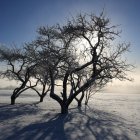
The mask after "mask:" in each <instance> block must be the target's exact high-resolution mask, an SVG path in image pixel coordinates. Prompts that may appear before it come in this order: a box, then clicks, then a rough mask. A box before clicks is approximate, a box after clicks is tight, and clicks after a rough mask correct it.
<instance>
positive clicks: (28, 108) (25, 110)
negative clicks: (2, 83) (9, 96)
mask: <svg viewBox="0 0 140 140" xmlns="http://www.w3.org/2000/svg"><path fill="white" fill-rule="evenodd" d="M38 103H39V102H35V103H33V104H16V105H10V104H0V121H4V120H5V121H6V120H7V121H8V120H9V119H10V120H11V119H13V118H17V117H19V116H22V115H25V114H28V115H35V114H36V113H37V112H38V111H39V108H38V107H37V104H38Z"/></svg>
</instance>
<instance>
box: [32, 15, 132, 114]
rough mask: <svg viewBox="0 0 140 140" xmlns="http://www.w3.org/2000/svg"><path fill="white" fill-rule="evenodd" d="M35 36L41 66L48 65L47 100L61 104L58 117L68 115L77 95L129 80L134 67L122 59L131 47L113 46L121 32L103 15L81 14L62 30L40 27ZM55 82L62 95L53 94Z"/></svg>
mask: <svg viewBox="0 0 140 140" xmlns="http://www.w3.org/2000/svg"><path fill="white" fill-rule="evenodd" d="M38 33H39V37H38V39H37V40H36V41H35V42H34V45H35V46H37V47H39V48H41V49H42V59H41V63H42V64H43V63H44V64H45V65H47V69H46V70H47V71H48V73H49V78H50V83H51V88H50V97H51V98H53V99H54V100H56V101H57V102H58V103H59V104H60V106H61V113H67V112H68V107H69V105H70V104H71V102H72V101H73V100H74V99H75V98H77V95H79V94H80V93H82V92H83V91H86V90H87V89H89V88H90V87H93V88H94V87H95V85H97V84H98V83H99V84H101V83H102V85H104V84H105V83H106V82H111V81H112V79H119V80H131V78H129V77H127V71H130V70H131V68H132V67H133V66H132V65H130V64H128V63H127V62H126V60H124V59H123V54H124V53H125V52H127V51H128V49H129V47H130V44H126V43H122V44H117V43H116V42H115V43H114V40H115V38H116V37H117V36H119V34H120V32H119V31H118V30H117V26H114V25H113V26H112V25H111V23H110V20H109V19H108V18H106V17H105V16H104V15H103V13H101V14H100V15H99V16H95V15H94V14H91V15H88V14H84V15H82V14H80V15H78V16H77V17H75V18H73V19H72V20H69V21H68V22H67V24H66V25H65V26H60V25H57V26H53V27H41V28H40V29H39V30H38ZM81 42H82V45H81ZM44 60H45V61H44ZM79 74H80V82H79V78H78V76H77V75H79ZM58 82H59V83H61V84H60V86H61V89H62V92H61V94H58V93H56V92H57V84H56V83H58ZM100 82H101V83H100Z"/></svg>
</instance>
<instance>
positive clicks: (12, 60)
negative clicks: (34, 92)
mask: <svg viewBox="0 0 140 140" xmlns="http://www.w3.org/2000/svg"><path fill="white" fill-rule="evenodd" d="M0 61H2V62H3V63H6V64H7V68H6V69H2V70H1V71H0V76H1V77H2V78H8V79H9V80H16V81H18V82H20V84H19V86H18V87H16V88H15V89H14V91H13V94H12V95H11V104H15V100H16V98H17V97H18V96H19V95H20V94H21V93H22V92H24V91H25V90H27V89H29V88H34V87H35V86H36V85H37V83H38V82H36V83H35V84H34V85H33V84H32V83H31V73H32V71H33V69H34V68H35V64H32V65H31V64H30V63H29V62H28V61H27V59H26V53H25V52H24V51H23V49H21V48H20V49H19V48H16V47H12V48H6V47H5V46H1V47H0Z"/></svg>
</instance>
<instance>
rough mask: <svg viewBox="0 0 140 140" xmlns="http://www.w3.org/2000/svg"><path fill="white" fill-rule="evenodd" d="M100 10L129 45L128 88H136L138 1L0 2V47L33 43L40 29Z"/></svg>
mask: <svg viewBox="0 0 140 140" xmlns="http://www.w3.org/2000/svg"><path fill="white" fill-rule="evenodd" d="M102 9H105V10H104V11H105V14H106V15H107V17H109V18H110V19H111V22H112V23H113V24H116V25H118V24H119V25H120V29H122V34H121V37H120V38H119V39H120V40H121V41H125V42H130V43H131V46H132V47H131V52H130V54H129V55H128V56H127V57H128V60H129V61H130V62H131V63H133V64H135V65H136V69H135V71H134V72H133V73H132V76H134V78H135V79H136V80H135V82H133V84H132V83H131V84H130V85H136V86H137V87H139V86H140V84H139V83H140V82H139V81H140V72H139V70H140V61H139V59H140V56H139V55H140V17H139V13H140V1H139V0H0V44H5V45H7V46H10V45H11V44H13V43H14V44H17V45H19V46H20V45H22V44H23V43H25V42H30V41H32V40H34V39H35V37H36V36H37V33H36V30H37V28H38V27H40V26H44V25H54V24H56V23H60V24H61V23H64V22H65V21H66V19H67V18H68V17H71V16H74V15H76V14H77V13H85V12H86V13H91V12H92V13H95V14H99V13H100V12H101V11H102ZM0 82H1V81H0ZM119 84H120V83H119ZM119 84H118V85H119ZM120 85H121V84H120ZM127 85H129V84H128V83H127Z"/></svg>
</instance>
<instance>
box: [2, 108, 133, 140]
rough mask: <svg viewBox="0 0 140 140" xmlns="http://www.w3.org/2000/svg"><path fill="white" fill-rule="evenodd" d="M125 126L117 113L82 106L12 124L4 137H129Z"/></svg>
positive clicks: (62, 139)
mask: <svg viewBox="0 0 140 140" xmlns="http://www.w3.org/2000/svg"><path fill="white" fill-rule="evenodd" d="M52 116H53V117H52ZM127 127H130V126H127V125H126V124H125V123H124V120H123V119H122V118H120V117H119V116H116V115H113V114H110V113H106V112H104V111H100V110H96V109H94V110H93V109H91V108H89V107H85V108H84V107H82V108H73V109H70V111H69V114H67V115H62V114H56V113H54V112H49V113H46V114H44V115H43V116H42V118H40V120H39V121H36V122H35V123H33V124H29V125H27V126H25V127H22V128H18V127H15V129H14V130H13V132H14V133H12V134H9V136H7V137H4V136H3V138H5V139H3V140H28V139H29V140H30V139H32V140H85V139H87V140H130V139H132V138H130V136H129V134H128V131H126V129H127Z"/></svg>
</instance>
